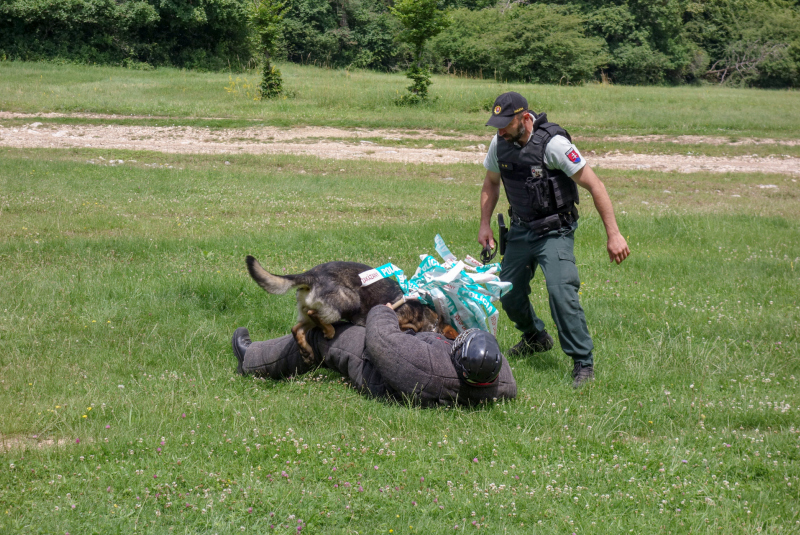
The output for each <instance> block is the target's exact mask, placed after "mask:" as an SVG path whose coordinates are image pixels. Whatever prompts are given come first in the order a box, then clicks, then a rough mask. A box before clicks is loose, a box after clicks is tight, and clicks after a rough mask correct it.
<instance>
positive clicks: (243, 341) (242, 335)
mask: <svg viewBox="0 0 800 535" xmlns="http://www.w3.org/2000/svg"><path fill="white" fill-rule="evenodd" d="M251 343H252V342H251V341H250V332H249V331H248V330H247V327H239V328H238V329H236V331H235V332H234V333H233V340H231V344H232V345H233V354H234V355H236V360H237V361H239V364H238V365H237V366H236V373H238V374H239V375H244V369H243V368H242V365H243V364H244V354H245V353H246V352H247V348H248V347H250V344H251Z"/></svg>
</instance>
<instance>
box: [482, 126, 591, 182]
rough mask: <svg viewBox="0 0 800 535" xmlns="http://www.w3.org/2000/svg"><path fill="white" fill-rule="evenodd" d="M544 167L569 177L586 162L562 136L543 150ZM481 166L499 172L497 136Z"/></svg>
mask: <svg viewBox="0 0 800 535" xmlns="http://www.w3.org/2000/svg"><path fill="white" fill-rule="evenodd" d="M544 165H545V167H547V168H548V169H558V170H561V171H563V172H564V174H566V175H567V176H569V177H571V176H572V175H574V174H575V173H577V172H578V171H580V170H581V169H583V166H584V165H586V160H584V159H583V156H582V155H581V153H580V152H579V151H578V148H577V147H576V146H575V145H573V144H572V143H570V141H569V140H568V139H567V138H566V137H564V136H553V137H552V138H551V139H550V142H549V143H548V144H547V147H546V148H545V150H544ZM483 166H484V167H485V168H486V169H487V170H489V171H492V172H494V173H499V172H500V166H499V165H498V164H497V136H494V137H493V138H492V142H491V144H490V145H489V151H488V152H487V153H486V158H485V159H484V160H483Z"/></svg>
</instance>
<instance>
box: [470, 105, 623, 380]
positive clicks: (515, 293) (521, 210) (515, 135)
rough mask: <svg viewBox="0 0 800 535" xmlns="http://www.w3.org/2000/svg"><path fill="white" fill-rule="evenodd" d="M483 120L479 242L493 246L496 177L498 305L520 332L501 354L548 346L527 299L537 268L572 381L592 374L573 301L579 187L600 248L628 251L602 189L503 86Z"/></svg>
mask: <svg viewBox="0 0 800 535" xmlns="http://www.w3.org/2000/svg"><path fill="white" fill-rule="evenodd" d="M486 126H492V127H494V128H497V135H496V136H495V137H494V138H493V139H492V143H491V145H490V146H489V152H488V154H487V155H486V159H485V161H484V164H483V165H484V167H485V168H486V178H485V179H484V181H483V189H482V190H481V226H480V230H479V231H478V242H479V243H480V244H481V246H483V247H487V246H488V247H492V248H494V235H493V234H492V229H491V226H490V225H491V219H492V214H493V212H494V209H495V206H496V205H497V200H498V198H499V196H500V182H501V181H502V183H503V186H504V188H505V191H506V197H507V198H508V203H509V204H510V205H511V227H510V229H509V233H508V239H507V243H506V248H505V256H504V258H503V269H502V271H501V272H500V278H501V279H502V280H503V281H508V282H511V283H513V288H512V290H511V291H510V292H508V293H507V294H506V295H505V296H503V297H501V298H500V302H501V303H502V304H503V309H504V310H505V311H506V313H507V314H508V317H509V318H510V319H511V320H512V321H513V322H514V324H515V326H516V327H517V329H519V330H520V331H522V340H521V341H520V342H519V343H518V344H517V345H515V346H514V347H513V348H511V350H509V351H508V355H515V356H519V355H525V354H530V353H537V352H542V351H548V350H550V348H552V347H553V338H552V337H551V336H550V335H549V334H548V333H547V331H546V330H545V328H544V323H543V322H542V320H541V319H539V318H538V317H537V316H536V313H535V312H534V310H533V306H532V305H531V303H530V300H529V299H528V296H529V295H530V293H531V287H530V281H531V279H532V278H533V275H534V272H535V271H536V267H537V266H541V267H542V271H543V272H544V277H545V280H546V281H547V293H548V294H549V297H550V312H551V314H552V316H553V321H554V322H555V324H556V328H557V329H558V337H559V340H560V341H561V348H562V349H563V350H564V352H565V353H566V354H567V355H569V356H570V357H572V359H573V361H574V367H573V370H572V377H573V383H572V384H573V387H575V388H578V387H580V386H581V385H583V384H584V383H585V382H587V381H589V380H591V379H593V378H594V358H593V355H592V350H593V348H594V345H593V344H592V338H591V336H590V335H589V329H588V328H587V326H586V317H585V315H584V313H583V309H582V308H581V305H580V302H579V301H578V290H579V289H580V279H579V278H578V269H577V267H576V265H575V256H574V254H573V246H574V233H575V229H576V228H577V227H578V210H577V207H576V206H575V205H576V204H577V203H578V189H577V187H576V186H575V185H576V184H577V185H579V186H581V187H583V188H584V189H586V190H588V191H589V193H590V194H591V196H592V199H593V200H594V205H595V208H597V212H598V214H600V218H601V219H602V221H603V225H605V228H606V235H607V236H608V243H607V246H606V248H607V250H608V256H609V258H610V259H611V261H612V262H616V263H617V264H619V263H620V262H622V261H623V260H625V258H626V257H627V256H628V255H629V254H630V250H629V249H628V244H627V243H626V241H625V238H623V237H622V234H620V231H619V228H618V227H617V222H616V219H615V217H614V209H613V208H612V206H611V200H610V199H609V197H608V193H607V192H606V188H605V186H604V185H603V183H602V182H601V181H600V179H599V178H598V177H597V175H596V174H595V173H594V171H592V169H591V168H590V167H589V166H588V165H586V162H585V161H584V159H583V157H582V156H581V154H580V152H578V149H577V148H575V146H574V145H573V144H572V141H571V138H570V137H569V134H568V133H567V132H566V130H564V129H563V128H561V127H559V126H558V125H557V124H554V123H548V122H547V116H546V115H545V114H544V113H542V114H541V115H536V114H534V113H531V112H530V111H529V110H528V101H527V100H525V98H524V97H523V96H522V95H520V94H519V93H514V92H509V93H503V94H502V95H500V96H499V97H497V100H495V102H494V108H493V110H492V116H491V118H490V119H489V121H488V122H487V123H486Z"/></svg>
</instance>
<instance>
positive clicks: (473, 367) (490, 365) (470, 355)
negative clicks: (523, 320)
mask: <svg viewBox="0 0 800 535" xmlns="http://www.w3.org/2000/svg"><path fill="white" fill-rule="evenodd" d="M450 358H451V359H452V361H453V366H455V368H456V372H457V373H458V377H459V379H461V380H462V381H464V382H465V383H467V384H468V385H470V386H490V385H492V384H493V383H494V382H495V381H496V380H497V376H498V375H500V368H501V367H502V365H503V354H502V353H501V352H500V346H499V345H497V339H496V338H495V337H494V336H492V335H491V334H489V333H487V332H486V331H482V330H480V329H468V330H466V331H464V332H463V333H461V334H459V335H458V337H457V338H456V339H455V340H454V341H453V352H452V353H451V354H450Z"/></svg>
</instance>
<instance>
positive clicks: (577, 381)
mask: <svg viewBox="0 0 800 535" xmlns="http://www.w3.org/2000/svg"><path fill="white" fill-rule="evenodd" d="M572 379H573V380H572V388H580V387H582V386H583V385H584V384H586V383H587V382H588V381H591V380H592V379H594V366H593V365H591V364H581V363H579V362H576V363H575V366H574V367H573V368H572Z"/></svg>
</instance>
